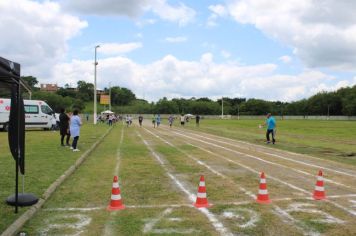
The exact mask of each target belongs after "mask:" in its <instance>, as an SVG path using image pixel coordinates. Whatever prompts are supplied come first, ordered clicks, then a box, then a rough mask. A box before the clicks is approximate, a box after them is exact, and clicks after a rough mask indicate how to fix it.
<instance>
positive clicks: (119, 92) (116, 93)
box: [111, 86, 136, 106]
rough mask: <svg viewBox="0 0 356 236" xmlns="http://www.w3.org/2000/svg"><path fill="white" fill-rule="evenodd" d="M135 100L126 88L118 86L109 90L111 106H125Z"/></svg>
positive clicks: (134, 96) (133, 95)
mask: <svg viewBox="0 0 356 236" xmlns="http://www.w3.org/2000/svg"><path fill="white" fill-rule="evenodd" d="M135 99H136V95H135V94H134V93H133V92H132V91H131V90H130V89H127V88H120V87H118V86H115V87H112V88H111V104H112V105H120V106H125V105H128V104H130V103H131V102H132V101H134V100H135Z"/></svg>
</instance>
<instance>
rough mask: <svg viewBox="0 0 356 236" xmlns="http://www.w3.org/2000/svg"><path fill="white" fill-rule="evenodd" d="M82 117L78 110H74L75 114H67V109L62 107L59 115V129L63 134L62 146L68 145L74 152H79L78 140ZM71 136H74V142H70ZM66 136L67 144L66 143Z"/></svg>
mask: <svg viewBox="0 0 356 236" xmlns="http://www.w3.org/2000/svg"><path fill="white" fill-rule="evenodd" d="M82 124H83V123H82V121H81V118H80V117H79V112H78V110H74V111H73V114H66V113H65V109H64V108H62V109H61V113H60V115H59V130H60V135H61V146H63V147H64V146H68V147H70V149H72V150H73V152H79V151H80V150H79V149H78V147H77V145H78V140H79V135H80V127H81V126H82ZM70 137H72V138H73V141H72V144H70V143H69V140H70ZM64 138H66V144H64Z"/></svg>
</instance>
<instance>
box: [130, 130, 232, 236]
mask: <svg viewBox="0 0 356 236" xmlns="http://www.w3.org/2000/svg"><path fill="white" fill-rule="evenodd" d="M136 133H137V135H138V136H139V137H140V138H141V139H142V141H143V143H144V144H145V145H146V147H147V148H148V150H150V152H151V154H152V155H153V156H154V157H155V158H156V160H157V161H158V162H159V163H160V164H161V166H162V168H163V169H164V170H165V171H166V174H167V175H168V176H169V177H170V178H171V180H173V182H174V183H175V184H176V185H177V186H178V187H179V188H180V189H181V190H182V191H183V192H184V193H185V194H186V195H187V196H188V198H189V200H190V201H191V202H192V203H193V202H194V201H195V198H196V196H195V195H194V194H192V193H190V192H189V190H188V189H186V188H185V187H184V186H183V184H182V183H181V182H180V181H179V180H178V179H177V178H176V177H175V176H174V175H172V174H171V173H170V171H169V170H168V168H167V167H166V166H165V165H164V164H163V161H162V159H161V158H160V156H159V155H158V154H157V153H156V152H155V151H154V150H153V149H152V147H151V146H150V145H149V144H148V143H147V141H146V140H145V139H144V138H143V137H142V136H141V135H140V134H139V133H138V132H137V131H136ZM197 210H199V211H200V212H202V213H203V214H204V215H205V216H206V217H207V218H208V219H209V221H210V222H211V224H212V225H213V226H214V228H215V230H216V231H218V232H219V233H220V234H221V235H231V236H232V235H233V234H232V233H231V232H230V230H229V229H227V228H226V227H225V226H224V225H223V224H222V223H221V222H220V221H219V219H218V218H217V217H216V216H215V215H214V214H213V213H212V212H210V211H209V210H208V209H206V208H197Z"/></svg>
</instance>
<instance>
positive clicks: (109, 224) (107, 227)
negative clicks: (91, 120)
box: [103, 128, 124, 236]
mask: <svg viewBox="0 0 356 236" xmlns="http://www.w3.org/2000/svg"><path fill="white" fill-rule="evenodd" d="M123 141H124V128H121V135H120V142H119V146H118V147H117V151H116V165H115V169H114V175H117V176H119V169H120V163H121V147H122V142H123ZM113 187H114V188H119V183H113ZM111 199H112V200H121V195H119V196H115V195H111ZM110 214H111V217H110V218H109V220H108V222H106V223H105V227H104V232H103V235H108V236H110V235H114V233H113V229H112V217H115V216H116V215H117V211H112V212H110Z"/></svg>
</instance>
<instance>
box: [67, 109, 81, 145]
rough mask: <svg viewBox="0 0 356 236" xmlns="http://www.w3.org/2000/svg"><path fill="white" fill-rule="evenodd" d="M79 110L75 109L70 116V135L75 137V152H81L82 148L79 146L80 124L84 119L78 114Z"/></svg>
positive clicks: (73, 143)
mask: <svg viewBox="0 0 356 236" xmlns="http://www.w3.org/2000/svg"><path fill="white" fill-rule="evenodd" d="M78 114H79V112H78V110H74V111H73V115H72V117H71V118H70V135H71V136H72V137H73V142H72V147H71V149H73V152H79V151H80V150H79V149H78V148H77V145H78V140H79V135H80V126H81V125H82V121H81V119H80V117H79V116H78Z"/></svg>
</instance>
